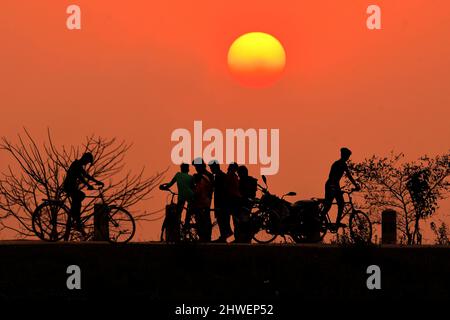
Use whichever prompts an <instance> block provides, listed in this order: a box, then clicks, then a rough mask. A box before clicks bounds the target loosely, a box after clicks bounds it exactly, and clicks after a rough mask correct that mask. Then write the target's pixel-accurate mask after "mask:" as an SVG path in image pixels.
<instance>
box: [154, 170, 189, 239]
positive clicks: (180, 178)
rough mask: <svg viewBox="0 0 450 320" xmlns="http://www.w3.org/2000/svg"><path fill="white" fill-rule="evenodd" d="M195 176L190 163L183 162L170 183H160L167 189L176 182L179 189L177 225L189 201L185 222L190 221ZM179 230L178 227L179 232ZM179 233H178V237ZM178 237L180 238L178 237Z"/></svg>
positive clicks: (161, 186)
mask: <svg viewBox="0 0 450 320" xmlns="http://www.w3.org/2000/svg"><path fill="white" fill-rule="evenodd" d="M193 179H194V178H193V177H192V176H191V175H190V174H189V164H187V163H182V164H181V165H180V171H179V172H177V173H176V174H175V176H174V177H173V178H172V180H170V182H169V183H163V184H162V185H160V189H162V190H165V189H169V188H170V187H172V186H173V185H174V184H175V183H176V184H177V189H178V201H177V209H176V210H177V211H176V212H177V216H176V220H177V225H178V226H179V225H180V224H181V215H182V213H183V208H184V205H185V204H186V203H187V210H186V219H185V222H186V223H189V220H190V207H191V202H192V199H193V198H194V191H193V188H194V180H193ZM178 232H179V230H178V229H177V233H178ZM177 236H178V235H176V237H177ZM177 239H178V238H177Z"/></svg>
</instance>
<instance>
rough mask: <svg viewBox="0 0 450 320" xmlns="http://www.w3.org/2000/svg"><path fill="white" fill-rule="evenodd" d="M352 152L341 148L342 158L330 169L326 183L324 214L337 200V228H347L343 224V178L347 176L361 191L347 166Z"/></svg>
mask: <svg viewBox="0 0 450 320" xmlns="http://www.w3.org/2000/svg"><path fill="white" fill-rule="evenodd" d="M351 154H352V152H351V151H350V149H348V148H341V158H340V159H339V160H337V161H335V162H334V163H333V164H332V166H331V169H330V174H329V176H328V180H327V182H326V183H325V202H324V208H323V212H324V213H328V211H329V210H330V208H331V206H332V205H333V200H334V199H336V202H337V205H338V214H337V217H336V224H335V225H336V228H339V227H346V225H345V224H342V223H341V217H342V213H343V211H344V205H345V202H344V197H343V195H342V190H341V186H340V181H341V178H342V176H343V175H344V174H346V175H347V177H348V179H349V180H350V181H351V183H353V185H354V186H355V188H356V189H357V190H359V185H358V184H357V183H356V181H355V179H353V176H352V174H351V173H350V170H349V168H348V166H347V161H348V160H349V159H350V156H351Z"/></svg>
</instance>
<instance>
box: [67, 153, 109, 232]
mask: <svg viewBox="0 0 450 320" xmlns="http://www.w3.org/2000/svg"><path fill="white" fill-rule="evenodd" d="M93 162H94V157H93V155H92V153H90V152H87V153H85V154H83V156H82V157H81V158H80V159H76V160H75V161H73V162H72V164H71V165H70V167H69V169H68V170H67V173H66V178H65V179H64V182H63V190H64V191H65V192H66V193H67V195H68V196H69V198H70V200H71V208H70V214H71V215H72V217H73V218H74V220H75V224H76V225H75V228H76V229H78V231H80V232H82V233H83V232H84V230H83V226H82V223H81V204H82V202H83V199H84V198H85V197H86V195H85V194H84V192H83V191H81V190H80V183H81V184H84V185H85V186H86V187H87V188H88V190H93V189H94V188H93V187H92V186H91V185H90V184H89V181H93V182H95V183H96V184H97V185H101V186H103V185H104V184H103V182H101V181H98V180H96V179H94V178H93V177H92V176H90V175H89V174H88V173H87V172H86V170H85V169H84V166H86V165H88V164H92V163H93Z"/></svg>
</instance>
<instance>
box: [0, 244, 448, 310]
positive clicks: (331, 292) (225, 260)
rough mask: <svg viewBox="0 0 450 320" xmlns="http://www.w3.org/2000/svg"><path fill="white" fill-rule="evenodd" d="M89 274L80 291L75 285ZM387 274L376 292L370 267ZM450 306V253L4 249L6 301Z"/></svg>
mask: <svg viewBox="0 0 450 320" xmlns="http://www.w3.org/2000/svg"><path fill="white" fill-rule="evenodd" d="M70 265H77V266H79V267H80V269H81V290H76V289H75V290H69V289H68V288H67V286H66V281H67V278H68V277H69V274H67V268H68V266H70ZM370 265H377V266H379V267H380V270H381V289H380V290H376V289H375V290H369V289H368V287H367V284H366V281H367V279H368V277H369V276H370V275H369V274H367V268H368V266H370ZM99 298H104V299H108V300H109V301H123V300H136V301H138V300H145V301H148V303H153V304H155V303H156V304H158V303H160V302H161V304H164V303H172V304H173V305H177V304H183V303H185V304H193V305H195V304H197V305H198V304H208V303H211V304H212V303H241V302H245V303H247V302H251V303H253V304H255V303H257V304H263V303H278V302H282V301H293V300H295V301H302V302H305V301H307V300H316V301H325V300H335V299H340V300H346V301H365V302H367V301H369V302H377V301H380V300H383V301H388V300H390V301H392V300H404V299H405V298H407V299H410V300H411V299H412V300H421V301H423V300H433V301H436V300H447V301H450V249H449V248H448V247H447V248H445V247H398V246H386V247H375V246H374V247H364V248H362V247H335V246H324V245H304V246H295V245H284V246H281V245H219V244H217V245H215V244H207V245H164V244H158V243H133V244H128V245H110V244H107V243H85V244H79V243H41V242H0V300H4V301H5V300H16V301H23V300H28V299H33V300H41V299H45V300H48V299H52V300H63V301H79V300H92V301H94V300H96V299H99Z"/></svg>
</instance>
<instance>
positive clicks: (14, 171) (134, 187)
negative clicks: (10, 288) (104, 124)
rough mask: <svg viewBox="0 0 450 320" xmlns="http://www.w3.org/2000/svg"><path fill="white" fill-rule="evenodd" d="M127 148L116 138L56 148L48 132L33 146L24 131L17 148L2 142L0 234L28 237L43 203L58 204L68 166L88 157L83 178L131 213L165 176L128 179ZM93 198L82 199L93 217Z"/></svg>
mask: <svg viewBox="0 0 450 320" xmlns="http://www.w3.org/2000/svg"><path fill="white" fill-rule="evenodd" d="M130 147H131V145H130V144H127V143H126V142H123V141H122V142H120V141H117V140H116V139H115V138H112V139H105V138H102V137H96V136H89V137H86V138H85V140H84V143H82V144H81V145H80V146H70V147H66V146H61V147H57V146H56V144H55V143H54V141H53V139H52V136H51V133H50V130H48V132H47V138H46V141H45V142H43V143H42V144H39V143H38V142H36V140H35V139H34V138H33V137H32V135H31V134H30V133H29V132H28V131H27V130H26V129H25V132H24V134H23V135H20V134H19V135H18V137H17V142H15V143H14V142H12V141H11V140H10V139H8V138H6V137H3V138H2V139H1V141H0V150H1V151H3V152H6V153H7V154H9V156H10V157H11V159H12V164H11V165H10V166H8V167H7V169H6V170H4V171H3V173H1V174H0V230H2V229H9V230H12V231H15V232H16V233H17V236H18V237H21V238H26V237H30V236H33V235H34V234H33V231H32V226H31V217H32V214H33V212H34V210H35V209H36V207H37V206H38V205H39V204H40V203H41V201H42V199H55V200H63V199H64V198H63V197H65V195H64V193H63V192H62V182H63V180H64V177H65V173H66V171H67V169H68V168H69V166H70V164H71V163H72V161H74V160H75V159H77V158H79V157H80V156H81V155H82V154H83V153H85V152H91V153H92V154H93V156H94V163H93V164H92V165H91V166H89V167H88V168H87V172H88V173H89V174H90V175H91V176H93V177H94V178H95V179H97V180H100V181H103V182H104V183H105V187H104V193H105V199H106V201H107V202H108V203H115V204H117V205H119V206H121V207H124V208H128V209H130V208H131V207H133V206H134V205H135V204H137V203H138V202H140V201H141V200H144V199H147V198H148V197H149V195H150V193H151V192H152V190H153V189H154V188H155V186H157V185H159V183H160V182H161V179H162V177H163V175H164V173H165V171H166V170H163V171H161V172H157V173H155V174H153V175H152V176H150V177H146V176H145V175H144V169H142V170H141V171H140V172H139V173H137V174H133V173H132V172H130V171H127V172H124V170H125V157H126V154H127V152H128V150H129V149H130ZM95 202H96V199H95V198H90V199H86V200H85V201H84V203H83V209H82V212H92V210H93V207H94V204H95ZM150 214H151V213H146V212H143V213H141V214H137V215H136V214H135V215H134V218H135V220H142V219H146V218H147V217H148V215H150Z"/></svg>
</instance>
